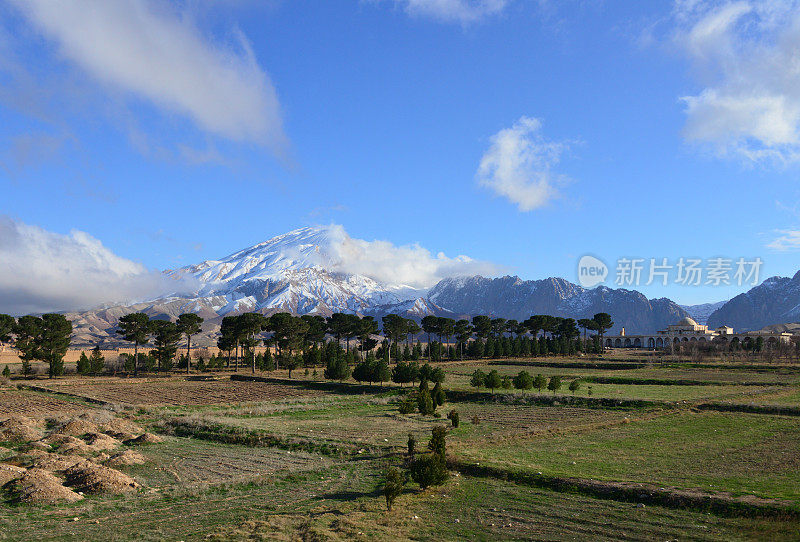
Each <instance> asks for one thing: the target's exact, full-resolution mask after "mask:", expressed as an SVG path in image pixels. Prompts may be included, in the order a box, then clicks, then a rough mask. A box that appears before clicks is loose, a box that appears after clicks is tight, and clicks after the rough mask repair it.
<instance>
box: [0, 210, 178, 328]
mask: <svg viewBox="0 0 800 542" xmlns="http://www.w3.org/2000/svg"><path fill="white" fill-rule="evenodd" d="M184 286H185V284H184V283H181V282H178V281H174V280H170V279H167V278H166V277H165V276H164V275H162V274H161V273H158V272H155V271H150V270H148V269H146V268H145V267H144V266H143V265H141V264H139V263H136V262H134V261H131V260H128V259H126V258H122V257H120V256H117V255H116V254H114V253H113V252H112V251H111V250H109V249H108V248H107V247H105V246H104V245H103V243H101V242H100V241H98V240H97V239H95V238H94V237H92V236H91V235H89V234H88V233H85V232H82V231H79V230H72V231H71V232H70V233H69V234H66V235H64V234H60V233H54V232H50V231H47V230H45V229H43V228H40V227H38V226H32V225H29V224H25V223H23V222H19V221H17V220H14V219H12V218H10V217H8V216H0V312H6V313H10V314H28V313H37V312H47V311H60V310H75V309H79V308H90V307H95V306H98V305H101V304H111V303H127V302H132V301H136V300H142V299H148V298H152V297H154V296H157V295H161V294H164V293H167V292H170V291H174V290H181V289H183V287H184Z"/></svg>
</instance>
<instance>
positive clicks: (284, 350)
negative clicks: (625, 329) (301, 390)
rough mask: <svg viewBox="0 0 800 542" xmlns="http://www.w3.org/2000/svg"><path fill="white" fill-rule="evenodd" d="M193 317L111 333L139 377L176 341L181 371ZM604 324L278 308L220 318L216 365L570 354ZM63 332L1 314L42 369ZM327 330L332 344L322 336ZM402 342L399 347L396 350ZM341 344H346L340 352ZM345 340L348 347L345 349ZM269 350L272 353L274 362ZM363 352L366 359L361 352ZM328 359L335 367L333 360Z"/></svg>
mask: <svg viewBox="0 0 800 542" xmlns="http://www.w3.org/2000/svg"><path fill="white" fill-rule="evenodd" d="M202 324H203V318H201V317H200V316H198V315H196V314H193V313H185V314H181V315H180V316H179V317H178V318H177V320H176V321H174V322H173V321H171V320H167V319H151V318H150V317H149V316H148V315H147V314H145V313H141V312H140V313H131V314H126V315H125V316H123V317H122V318H120V320H119V323H118V326H117V333H118V334H119V335H120V336H121V337H122V338H123V339H124V340H126V341H129V342H131V343H133V348H134V354H133V356H132V358H130V359H129V362H128V364H129V365H130V370H132V371H133V373H134V375H138V372H139V370H140V368H141V367H142V365H143V362H144V365H145V367H149V365H151V364H153V365H156V366H157V367H158V368H159V369H161V370H165V371H166V370H171V369H172V368H173V364H174V360H175V357H176V355H177V352H178V344H179V342H180V341H181V339H182V338H185V340H186V358H185V363H184V362H182V363H183V365H182V366H183V367H185V368H186V370H187V371H189V369H190V365H191V363H190V360H191V357H192V356H191V344H192V336H194V335H196V334H197V333H199V332H200V331H201V325H202ZM612 325H613V323H612V322H611V317H610V316H609V315H608V314H605V313H600V314H597V315H595V317H594V318H592V319H583V320H578V321H576V320H574V319H572V318H561V317H556V316H550V315H535V316H532V317H530V318H528V319H527V320H525V321H524V322H518V321H516V320H506V319H504V318H489V317H488V316H483V315H479V316H475V317H473V318H472V319H471V320H467V319H461V320H455V319H453V318H444V317H437V316H426V317H424V318H423V319H422V321H421V322H420V323H419V324H418V323H417V322H416V321H414V320H412V319H410V318H404V317H402V316H400V315H397V314H388V315H386V316H384V317H383V318H382V319H381V321H380V322H378V321H377V320H375V319H374V318H373V317H371V316H365V317H359V316H358V315H355V314H345V313H335V314H333V315H331V316H330V317H328V318H325V317H322V316H319V315H303V316H294V315H292V314H290V313H285V312H281V313H277V314H273V315H272V316H269V317H267V316H264V315H262V314H259V313H244V314H240V315H236V316H226V317H225V318H223V320H222V325H221V328H220V336H219V339H218V341H217V346H218V348H219V349H220V351H221V352H225V353H226V354H227V356H226V360H225V365H226V366H228V367H230V366H231V361H232V362H233V368H234V369H235V370H238V369H239V364H240V361H241V360H244V361H245V362H247V363H249V365H250V366H251V367H252V370H253V371H255V370H256V369H257V368H288V369H289V370H290V371H291V370H292V369H293V368H295V367H297V366H298V365H300V364H304V365H306V366H318V365H320V366H326V367H327V368H328V369H330V373H331V374H334V375H336V374H341V373H342V372H343V371H344V370H345V368H344V367H343V365H344V366H352V365H356V364H357V363H360V362H364V361H370V362H371V363H372V362H374V361H377V360H383V361H385V363H386V365H389V364H391V363H392V362H393V361H395V362H397V361H410V360H420V359H422V358H423V357H425V358H427V359H428V361H429V362H430V361H440V360H443V359H456V358H460V359H464V357H465V355H466V356H468V357H473V358H484V357H512V356H530V355H544V354H572V353H574V352H575V351H576V350H586V349H587V347H588V345H587V342H586V332H587V331H589V330H592V331H596V332H597V334H598V335H599V336H600V337H602V334H603V333H604V332H605V331H606V330H607V329H609V328H610V327H611V326H612ZM579 327H580V328H582V329H583V331H584V340H583V342H582V343H581V342H580V341H579V340H578V338H579V335H580V331H579V329H578V328H579ZM71 333H72V325H71V323H70V322H69V321H68V320H67V319H66V318H65V317H64V316H63V315H59V314H45V315H43V316H41V317H36V316H23V317H20V318H19V319H18V320H15V319H14V318H12V317H10V316H7V315H0V342H12V341H13V344H14V346H15V347H16V348H17V349H18V350H19V352H20V357H21V358H22V359H23V363H28V364H29V363H30V361H32V360H42V361H46V362H48V364H49V367H50V370H49V373H50V375H51V376H58V375H61V374H63V357H64V355H65V354H66V350H67V348H68V347H69V339H70V335H71ZM420 334H425V335H427V343H425V344H424V345H423V344H422V343H421V342H420V341H419V340H417V341H416V342H412V337H413V338H416V337H418V336H419V335H420ZM329 337H331V338H333V339H335V341H328V340H326V339H328V338H329ZM403 341H405V346H404V347H401V343H402V342H403ZM453 341H454V342H453ZM342 342H344V343H345V348H344V349H342ZM331 343H333V344H331ZM351 343H352V344H353V346H354V348H353V349H352V350H351ZM259 344H263V345H265V346H267V347H270V349H269V350H268V351H267V352H265V353H264V354H260V355H256V353H255V348H256V346H258V345H259ZM148 345H151V346H152V349H150V350H149V353H148V354H147V355H146V356H142V355H141V354H140V352H139V349H140V347H143V346H148ZM593 345H594V346H593V348H594V349H597V350H599V349H601V348H602V346H601V345H602V341H597V340H595V341H593ZM272 350H275V352H276V355H275V358H274V359H273V358H272V353H271V351H272ZM98 355H99V352H98ZM259 356H260V357H259ZM370 356H373V358H371V359H368V358H369V357H370ZM342 358H344V361H342ZM332 360H335V362H336V363H335V364H333V365H337V364H338V366H339V367H338V368H337V367H335V366H332ZM212 361H213V363H210V364H209V365H210V366H215V364H218V363H219V361H220V360H217V359H215V360H212ZM203 363H204V362H203ZM97 366H98V363H97V360H96V362H95V364H94V368H92V367H89V368H88V369H87V368H86V365H85V364H83V360H81V367H80V371H79V372H85V371H88V372H97ZM328 369H326V372H327V371H328ZM375 371H378V373H380V372H381V371H380V370H379V369H376V368H375V367H372V368H370V370H369V371H367V373H368V374H374V373H375ZM359 374H360V373H359ZM378 376H381V375H380V374H378ZM383 376H385V374H384V375H383ZM378 381H380V380H378Z"/></svg>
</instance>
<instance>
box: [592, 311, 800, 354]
mask: <svg viewBox="0 0 800 542" xmlns="http://www.w3.org/2000/svg"><path fill="white" fill-rule="evenodd" d="M758 337H763V339H764V342H772V343H777V342H778V341H780V342H784V343H787V342H789V340H790V339H791V338H792V334H791V333H786V332H771V331H747V332H745V333H734V332H733V328H732V327H730V326H720V327H718V328H716V329H708V326H704V325H700V324H698V323H697V322H695V321H694V320H693V319H691V318H689V317H688V316H687V317H686V318H684V319H683V320H681V321H680V322H678V323H677V324H672V325H670V326H667V329H662V330H661V331H656V332H655V333H654V334H650V335H628V334H626V333H625V328H622V331H620V334H619V335H606V336H605V337H604V341H605V345H606V346H607V347H615V348H664V347H667V346H670V345H671V344H691V343H700V344H702V343H707V342H714V343H717V344H719V343H721V344H728V343H730V342H731V341H734V340H738V341H739V342H740V343H744V342H746V341H747V342H749V341H754V340H757V339H758Z"/></svg>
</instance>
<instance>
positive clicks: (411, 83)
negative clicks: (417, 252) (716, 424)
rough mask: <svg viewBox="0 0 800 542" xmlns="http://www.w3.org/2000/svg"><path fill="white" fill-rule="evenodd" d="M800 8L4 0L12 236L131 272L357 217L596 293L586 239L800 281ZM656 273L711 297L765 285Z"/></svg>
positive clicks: (355, 233) (461, 1)
mask: <svg viewBox="0 0 800 542" xmlns="http://www.w3.org/2000/svg"><path fill="white" fill-rule="evenodd" d="M99 5H103V6H104V7H103V8H98V6H99ZM799 12H800V10H798V5H797V4H795V3H793V2H778V1H768V2H730V3H727V2H687V1H679V2H667V1H664V2H603V1H599V0H598V1H582V2H581V1H572V2H569V1H568V2H550V1H546V0H543V1H541V2H533V1H527V0H482V1H469V0H396V1H395V0H383V1H380V0H374V1H359V0H336V1H330V2H318V1H304V0H292V1H289V0H283V1H279V0H274V1H271V2H255V1H254V2H248V1H239V2H232V3H226V2H219V3H216V2H214V3H209V2H183V3H177V4H175V3H173V4H166V3H160V2H156V1H150V0H141V1H135V0H121V1H119V2H108V3H103V4H97V3H91V2H90V3H88V4H87V3H84V2H80V1H76V2H74V3H73V2H63V3H58V4H57V3H52V2H47V1H46V0H33V1H31V2H22V1H21V0H20V1H17V0H11V1H7V0H0V58H1V59H2V60H0V188H1V189H2V193H3V194H4V197H3V198H2V200H0V215H6V220H7V224H6V230H3V229H2V228H0V231H7V232H8V231H11V229H13V228H17V231H19V227H21V226H20V225H24V226H25V227H28V228H29V229H28V230H26V231H28V233H29V236H30V238H32V239H36V238H37V235H50V236H51V237H50V238H51V239H52V240H54V241H53V242H55V243H58V242H59V239H62V237H60V236H66V237H63V239H66V240H67V241H65V242H69V239H71V238H70V237H69V233H70V231H72V230H78V231H80V232H86V233H87V234H89V235H90V236H91V238H93V239H94V240H98V241H99V242H101V243H102V246H101V247H100V248H97V251H105V252H103V254H104V256H103V258H105V259H103V258H101V260H102V261H103V262H105V263H103V265H106V266H111V267H113V265H111V264H108V261H109V259H111V260H113V259H114V258H116V257H118V258H120V259H121V260H125V262H126V265H127V261H128V260H130V261H132V262H134V263H136V264H137V265H138V264H140V265H141V266H143V267H146V268H148V269H165V268H172V267H178V266H182V265H187V264H190V263H195V262H198V261H201V260H204V259H209V258H218V257H222V256H224V255H227V254H229V253H231V252H234V251H235V250H238V249H240V248H243V247H246V246H249V245H252V244H255V243H257V242H260V241H263V240H266V239H268V238H270V237H272V236H273V235H276V234H279V233H283V232H285V231H288V230H291V229H295V228H297V227H300V226H305V225H313V224H330V223H336V224H341V225H342V226H344V228H345V229H346V231H347V233H348V234H349V235H350V236H352V237H353V238H356V239H366V240H374V239H380V240H386V241H389V242H391V243H392V244H394V245H397V246H402V245H409V244H419V245H421V246H422V247H425V248H426V249H428V250H430V251H431V253H432V254H434V255H435V254H437V253H438V252H440V251H441V252H444V253H445V254H446V255H447V256H449V257H455V256H456V255H461V254H463V255H468V256H469V257H471V258H474V259H476V260H481V261H486V262H491V263H492V264H495V266H496V269H497V271H498V272H503V273H510V274H518V275H519V276H521V277H523V278H526V279H538V278H544V277H547V276H562V277H564V278H567V279H569V280H573V281H574V280H576V266H577V261H578V259H579V258H580V257H581V256H582V255H584V254H593V255H595V256H598V257H600V258H601V259H602V260H604V261H605V262H606V263H608V264H609V265H610V266H611V267H612V268H613V267H614V265H615V263H616V261H617V260H618V259H619V258H623V257H627V258H645V259H649V258H651V257H652V258H658V259H661V258H668V259H669V260H670V261H675V260H677V259H678V258H680V257H684V258H693V257H694V258H702V259H708V258H713V257H725V258H732V259H738V258H739V257H746V258H754V257H760V258H761V259H762V260H763V261H764V264H763V268H762V269H761V278H766V277H767V276H772V275H783V276H786V275H793V274H794V273H795V272H797V270H798V268H800V265H798V259H797V251H798V250H800V233H798V230H800V203H798V192H799V191H798V184H797V180H798V168H797V159H798V156H800V154H798V148H799V147H800V136H799V135H798V134H800V130H799V129H798V128H800V91H799V90H798V89H800V75H798V74H797V73H793V72H791V71H789V70H787V69H786V66H787V65H788V64H787V60H788V61H792V60H794V61H795V62H796V61H797V58H796V51H797V47H796V46H795V45H794V44H796V43H797V42H798V41H800V23H799V22H800V16H798V13H799ZM143 36H150V38H143ZM31 228H33V229H31ZM36 232H38V233H36ZM0 250H2V249H0ZM28 252H30V249H28V251H27V252H26V254H27V253H28ZM3 254H4V257H6V258H11V257H13V256H15V253H14V252H13V250H12V249H8V248H7V249H6V252H4V253H3ZM27 257H29V258H31V261H33V262H35V264H36V265H45V264H42V262H43V261H45V262H46V258H47V255H46V254H40V253H37V254H34V255H30V254H28V256H27ZM75 257H76V258H84V260H85V255H84V256H80V255H78V256H75ZM82 261H83V260H82ZM93 261H96V259H95V260H93ZM113 261H117V260H113ZM80 265H82V264H77V263H76V266H77V267H76V269H80ZM5 272H6V278H5V279H4V278H2V277H0V282H2V281H5V283H6V284H5V285H6V286H8V284H10V281H12V280H13V279H11V278H9V277H8V275H10V271H9V270H8V269H6V270H5ZM2 274H3V270H2V269H0V275H2ZM612 274H613V270H612ZM607 284H609V285H612V286H613V276H612V277H610V279H609V281H608V282H607ZM2 286H3V284H0V288H1V287H2ZM637 289H639V290H640V291H642V292H643V293H645V295H648V296H649V297H661V296H667V297H670V298H672V299H674V300H676V301H678V302H680V303H702V302H710V301H718V300H722V299H726V298H728V297H731V296H733V295H735V294H737V293H739V292H741V291H744V290H746V289H747V288H746V287H744V286H742V287H739V286H735V285H734V286H731V287H712V286H706V285H703V286H699V287H684V286H678V285H675V284H669V285H668V286H666V287H664V286H655V285H651V286H644V285H642V286H640V287H638V288H637Z"/></svg>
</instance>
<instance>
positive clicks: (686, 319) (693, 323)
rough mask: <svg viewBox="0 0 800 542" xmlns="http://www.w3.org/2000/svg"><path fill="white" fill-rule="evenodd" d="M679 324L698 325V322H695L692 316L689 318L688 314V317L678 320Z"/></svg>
mask: <svg viewBox="0 0 800 542" xmlns="http://www.w3.org/2000/svg"><path fill="white" fill-rule="evenodd" d="M678 325H679V326H696V325H698V324H697V322H695V321H694V320H692V319H691V318H689V317H688V316H687V317H686V318H684V319H683V320H681V321H680V322H678Z"/></svg>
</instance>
